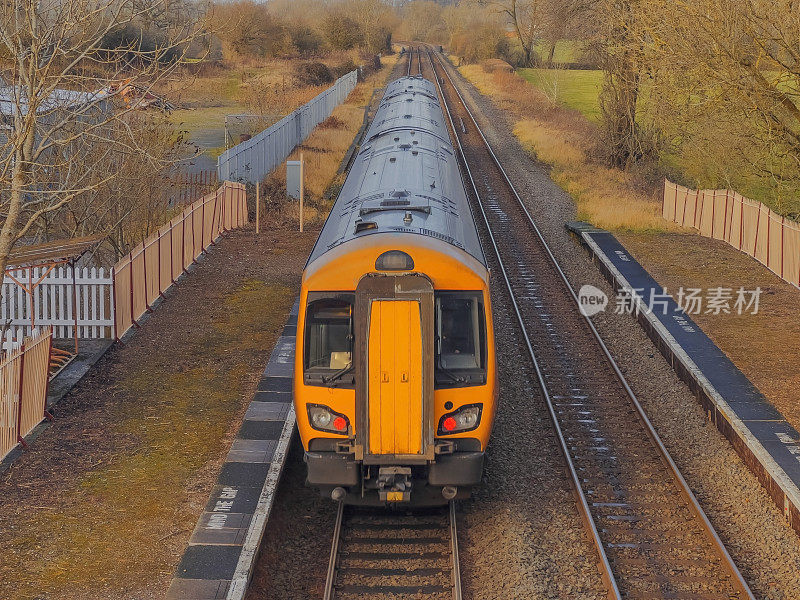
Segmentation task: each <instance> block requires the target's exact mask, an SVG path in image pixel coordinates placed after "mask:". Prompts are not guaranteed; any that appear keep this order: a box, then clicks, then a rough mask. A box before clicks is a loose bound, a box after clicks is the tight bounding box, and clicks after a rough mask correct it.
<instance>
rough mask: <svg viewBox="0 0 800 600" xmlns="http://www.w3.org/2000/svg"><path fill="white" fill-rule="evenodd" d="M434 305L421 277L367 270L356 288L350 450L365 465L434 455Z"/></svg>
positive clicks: (424, 459)
mask: <svg viewBox="0 0 800 600" xmlns="http://www.w3.org/2000/svg"><path fill="white" fill-rule="evenodd" d="M433 308H434V303H433V284H432V283H431V281H430V279H428V278H427V277H426V276H424V275H421V274H416V273H413V274H412V273H408V274H401V275H383V274H370V275H365V276H364V277H362V278H361V280H360V281H359V284H358V286H357V287H356V305H355V310H354V314H355V315H356V316H355V319H354V325H355V326H354V330H355V331H354V333H355V344H354V351H355V355H354V360H355V369H356V423H355V432H356V434H355V447H354V451H355V454H356V457H357V459H358V460H363V462H364V463H365V464H369V465H406V466H407V465H424V464H427V462H428V461H430V460H433V459H434V458H435V447H434V433H435V432H434V424H433V336H434V330H433Z"/></svg>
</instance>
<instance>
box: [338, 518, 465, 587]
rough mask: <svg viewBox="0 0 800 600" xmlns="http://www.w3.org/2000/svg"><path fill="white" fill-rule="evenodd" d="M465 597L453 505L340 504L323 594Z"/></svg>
mask: <svg viewBox="0 0 800 600" xmlns="http://www.w3.org/2000/svg"><path fill="white" fill-rule="evenodd" d="M360 598H414V599H416V600H461V578H460V573H459V565H458V535H457V531H456V514H455V505H454V504H453V503H450V505H449V506H448V507H447V508H442V509H431V510H428V511H425V512H414V513H405V512H400V511H387V510H385V509H376V510H370V509H358V508H354V507H346V506H344V505H343V504H340V505H339V509H338V512H337V515H336V526H335V529H334V534H333V543H332V545H331V556H330V562H329V566H328V576H327V579H326V582H325V595H324V600H333V599H336V600H356V599H360Z"/></svg>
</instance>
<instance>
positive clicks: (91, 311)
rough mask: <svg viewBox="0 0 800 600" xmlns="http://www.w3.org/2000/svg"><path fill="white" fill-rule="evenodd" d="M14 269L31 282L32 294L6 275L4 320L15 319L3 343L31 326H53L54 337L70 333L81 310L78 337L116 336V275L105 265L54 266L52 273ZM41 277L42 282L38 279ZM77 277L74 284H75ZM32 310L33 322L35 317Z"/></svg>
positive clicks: (0, 314) (0, 310)
mask: <svg viewBox="0 0 800 600" xmlns="http://www.w3.org/2000/svg"><path fill="white" fill-rule="evenodd" d="M11 275H12V276H13V277H14V278H15V279H16V280H17V281H18V282H19V283H21V284H22V285H24V286H26V287H27V288H29V289H30V288H31V287H33V286H32V284H33V285H34V286H35V287H33V294H32V297H31V295H29V294H28V293H27V292H26V291H25V289H23V287H22V286H20V285H19V284H18V283H16V282H14V280H13V279H11V278H10V277H9V276H8V275H6V277H5V279H4V280H3V296H2V301H0V322H2V323H6V322H7V321H8V320H9V319H10V320H11V326H10V328H9V331H8V332H7V333H6V339H5V340H4V342H3V349H5V350H8V349H9V348H10V347H11V346H12V345H13V344H14V343H15V342H19V341H22V339H23V338H25V337H26V336H30V335H32V334H33V333H34V332H33V328H34V327H38V326H43V325H52V326H53V337H54V338H57V339H58V338H61V339H65V338H71V337H73V336H74V331H75V318H76V315H77V326H78V338H80V339H91V338H94V339H113V337H114V333H113V327H114V303H113V278H112V275H111V272H110V271H106V270H105V269H102V268H99V269H97V268H94V267H93V268H88V267H83V268H80V267H78V268H76V269H75V274H74V279H73V272H72V268H71V267H56V268H55V269H53V270H52V271H50V272H49V273H47V269H46V268H44V267H36V268H32V269H19V270H16V271H12V272H11ZM37 282H38V285H36V284H37ZM73 282H74V284H75V287H74V288H73ZM31 310H33V324H32V323H31Z"/></svg>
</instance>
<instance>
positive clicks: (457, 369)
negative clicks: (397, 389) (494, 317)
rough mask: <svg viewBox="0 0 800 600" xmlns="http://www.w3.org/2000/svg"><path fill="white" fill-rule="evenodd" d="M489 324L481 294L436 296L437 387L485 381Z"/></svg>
mask: <svg viewBox="0 0 800 600" xmlns="http://www.w3.org/2000/svg"><path fill="white" fill-rule="evenodd" d="M485 362H486V322H485V320H484V310H483V302H482V298H481V295H480V293H479V292H470V293H446V292H443V293H439V294H437V295H436V383H437V385H440V384H441V385H442V386H458V385H479V384H482V383H484V382H485V381H486V365H485Z"/></svg>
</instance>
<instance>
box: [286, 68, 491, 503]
mask: <svg viewBox="0 0 800 600" xmlns="http://www.w3.org/2000/svg"><path fill="white" fill-rule="evenodd" d="M295 360H296V362H295V370H294V403H295V409H296V413H297V423H298V429H299V432H300V437H301V439H302V442H303V446H304V449H305V460H306V463H307V466H308V483H309V484H310V485H312V486H314V487H317V488H319V489H320V490H321V492H322V493H323V494H324V495H328V496H330V497H332V498H333V499H334V500H343V501H345V502H347V503H351V504H383V503H387V502H403V503H410V504H413V505H435V504H442V503H445V502H447V501H448V500H450V499H453V498H457V497H458V498H463V497H467V496H468V495H469V490H470V488H471V487H472V486H474V485H476V484H478V483H479V482H480V480H481V477H482V473H483V460H484V452H485V450H486V444H487V442H488V440H489V434H490V431H491V428H492V421H493V419H494V412H495V406H496V402H497V380H496V368H495V352H494V330H493V326H492V317H491V304H490V300H489V272H488V269H487V266H486V260H485V257H484V254H483V251H482V249H481V245H480V241H479V238H478V234H477V231H476V228H475V222H474V220H473V217H472V214H471V212H470V207H469V204H468V200H467V196H466V193H465V190H464V184H463V182H462V180H461V177H460V174H459V170H458V165H457V162H456V155H455V152H454V151H453V148H452V145H451V143H450V138H449V135H448V132H447V128H446V125H445V121H444V115H443V112H442V109H441V106H440V104H439V100H438V96H437V94H436V89H435V87H434V85H433V84H432V83H431V82H430V81H428V80H426V79H422V78H421V77H404V78H401V79H398V80H395V81H394V82H392V83H391V84H389V86H387V89H386V92H385V94H384V96H383V99H382V100H381V104H380V106H379V108H378V110H377V112H376V115H375V118H374V119H373V122H372V125H371V127H370V128H369V130H368V132H367V134H366V136H365V138H364V142H363V143H362V145H361V149H360V151H359V153H358V155H357V156H356V157H355V160H354V164H353V167H352V168H351V170H350V173H349V174H348V177H347V180H346V181H345V184H344V186H343V188H342V191H341V193H340V194H339V197H338V199H337V201H336V203H335V205H334V206H333V208H332V210H331V213H330V216H329V217H328V220H327V222H326V223H325V226H324V227H323V229H322V232H321V233H320V237H319V239H318V240H317V243H316V245H315V247H314V249H313V251H312V253H311V256H310V257H309V260H308V263H307V265H306V268H305V271H304V273H303V283H302V290H301V299H300V314H299V318H298V327H297V352H296V359H295Z"/></svg>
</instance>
